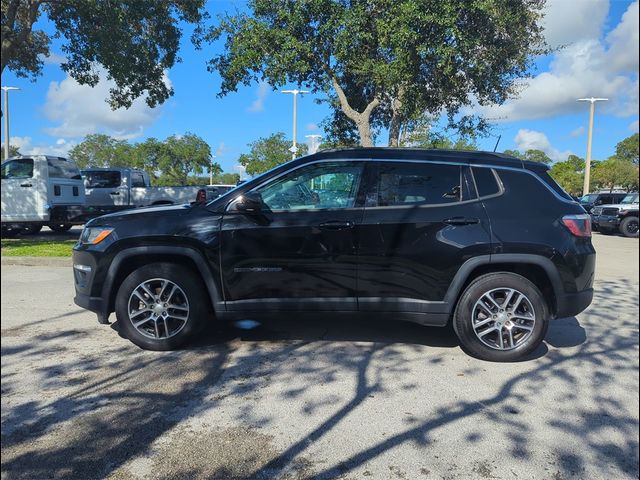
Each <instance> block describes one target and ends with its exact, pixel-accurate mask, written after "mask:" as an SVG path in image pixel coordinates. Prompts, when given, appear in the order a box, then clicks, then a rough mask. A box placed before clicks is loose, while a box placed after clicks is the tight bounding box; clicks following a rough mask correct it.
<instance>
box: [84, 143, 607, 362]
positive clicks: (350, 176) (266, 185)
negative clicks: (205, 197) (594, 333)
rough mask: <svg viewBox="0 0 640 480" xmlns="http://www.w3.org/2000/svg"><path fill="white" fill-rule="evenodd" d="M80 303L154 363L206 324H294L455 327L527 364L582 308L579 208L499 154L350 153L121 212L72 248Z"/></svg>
mask: <svg viewBox="0 0 640 480" xmlns="http://www.w3.org/2000/svg"><path fill="white" fill-rule="evenodd" d="M73 264H74V265H73V269H74V277H75V288H76V297H75V302H76V303H77V304H78V305H80V306H81V307H84V308H87V309H89V310H92V311H94V312H96V313H97V315H98V321H100V322H101V323H108V318H109V316H110V314H111V313H112V312H115V314H116V317H117V320H118V323H119V325H120V326H121V330H122V331H123V332H124V334H125V335H126V336H127V337H128V338H129V339H130V340H131V341H132V342H134V343H135V344H137V345H139V346H140V347H142V348H146V349H152V350H170V349H175V348H178V347H180V346H182V345H184V344H185V343H186V342H188V340H189V339H190V338H193V336H194V334H196V332H197V331H198V330H199V329H200V328H201V327H202V326H203V324H204V323H205V322H206V321H207V320H208V319H215V321H226V320H233V319H241V318H252V319H259V318H260V317H264V316H269V315H292V314H295V315H296V316H297V317H299V318H303V317H304V315H305V314H311V313H314V314H316V315H317V314H320V315H332V316H333V315H336V314H346V315H363V316H365V317H366V318H373V317H374V316H379V317H382V318H384V319H388V320H389V321H398V320H403V321H412V322H417V323H419V324H422V325H431V326H445V325H447V324H450V323H451V324H452V326H453V328H454V330H455V332H456V334H457V336H458V338H459V340H460V343H461V344H462V347H463V348H464V349H465V351H467V352H468V353H470V354H471V355H474V356H476V357H479V358H482V359H487V360H492V361H514V360H518V359H522V358H523V357H526V356H527V355H528V354H530V353H531V352H532V351H533V350H535V349H536V347H538V346H539V345H540V343H541V342H542V341H543V339H544V337H545V333H546V331H547V327H548V324H549V321H550V320H552V319H554V318H560V317H568V316H572V315H577V314H578V313H580V312H582V311H583V310H584V309H585V308H586V307H587V306H588V305H589V304H590V303H591V300H592V297H593V288H592V286H593V277H594V264H595V250H594V248H593V246H592V244H591V223H590V218H589V216H588V215H587V214H586V213H585V211H584V209H583V208H582V207H581V206H580V205H579V204H578V203H576V202H575V201H573V200H572V198H571V197H570V196H569V195H567V194H566V193H565V192H564V191H563V190H562V189H561V188H560V187H559V186H558V185H557V184H556V183H555V182H554V181H553V179H552V178H551V177H550V176H549V174H548V167H547V166H545V165H543V164H539V163H532V162H527V161H522V160H519V159H515V158H511V157H508V156H505V155H502V154H496V153H487V152H459V151H444V150H420V149H390V148H361V149H344V150H325V151H321V152H319V153H316V154H314V155H309V156H306V157H302V158H298V159H296V160H293V161H291V162H288V163H286V164H284V165H280V166H278V167H276V168H274V169H273V170H271V171H269V172H267V173H264V174H263V175H261V176H259V177H257V178H254V179H252V180H250V181H247V182H245V183H243V184H241V185H239V186H238V187H236V188H235V189H233V190H231V191H229V192H227V193H226V194H224V195H222V196H220V197H218V198H216V199H215V200H213V201H210V202H208V203H194V204H193V205H182V206H171V207H158V208H145V209H137V210H132V211H125V212H119V213H115V214H111V215H106V216H103V217H99V218H96V219H94V220H92V221H91V222H89V223H88V224H87V225H86V226H85V229H84V230H83V232H82V234H81V237H80V239H79V241H78V243H77V244H76V246H75V247H74V253H73Z"/></svg>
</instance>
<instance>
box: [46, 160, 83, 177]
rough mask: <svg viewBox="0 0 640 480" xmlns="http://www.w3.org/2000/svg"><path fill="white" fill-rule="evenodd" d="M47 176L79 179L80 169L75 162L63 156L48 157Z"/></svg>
mask: <svg viewBox="0 0 640 480" xmlns="http://www.w3.org/2000/svg"><path fill="white" fill-rule="evenodd" d="M47 165H48V166H49V178H69V179H72V180H80V178H82V177H81V176H80V170H78V167H76V164H75V163H73V162H70V161H69V160H65V159H64V158H48V159H47Z"/></svg>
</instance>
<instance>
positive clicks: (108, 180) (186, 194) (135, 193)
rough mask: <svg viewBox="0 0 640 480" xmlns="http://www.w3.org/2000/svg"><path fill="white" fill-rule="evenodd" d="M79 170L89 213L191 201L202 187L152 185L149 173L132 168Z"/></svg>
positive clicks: (95, 213) (98, 213)
mask: <svg viewBox="0 0 640 480" xmlns="http://www.w3.org/2000/svg"><path fill="white" fill-rule="evenodd" d="M81 174H82V178H83V180H84V188H85V197H86V206H87V209H88V211H89V212H90V213H91V214H92V216H95V215H102V214H105V213H110V212H113V211H117V210H124V209H128V208H136V207H147V206H150V205H173V204H182V203H191V202H193V201H194V200H195V198H196V195H197V193H198V190H199V189H200V188H202V187H201V186H186V187H152V186H151V182H150V179H149V175H148V174H147V173H146V172H145V171H144V170H138V169H135V168H87V169H84V170H81Z"/></svg>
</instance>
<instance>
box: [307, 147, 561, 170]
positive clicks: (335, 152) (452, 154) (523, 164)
mask: <svg viewBox="0 0 640 480" xmlns="http://www.w3.org/2000/svg"><path fill="white" fill-rule="evenodd" d="M345 157H347V158H349V159H375V160H432V161H433V160H437V161H439V162H451V163H461V162H462V163H469V164H480V165H491V166H498V167H511V168H527V169H530V170H548V168H549V167H548V166H547V165H545V164H543V163H537V162H530V161H527V160H521V159H519V158H515V157H512V156H509V155H505V154H504V153H497V152H485V151H475V150H474V151H466V150H445V149H426V148H390V147H368V148H337V149H327V150H320V151H319V152H316V153H314V154H312V155H307V156H306V157H302V158H304V159H305V160H306V161H313V160H330V159H333V158H335V159H336V160H337V159H344V158H345Z"/></svg>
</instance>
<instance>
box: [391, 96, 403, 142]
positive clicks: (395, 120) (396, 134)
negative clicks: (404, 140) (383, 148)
mask: <svg viewBox="0 0 640 480" xmlns="http://www.w3.org/2000/svg"><path fill="white" fill-rule="evenodd" d="M403 94H404V89H403V88H400V91H399V92H398V96H397V97H396V98H394V99H392V100H391V111H392V112H393V113H392V116H391V122H390V123H389V146H390V147H399V146H400V128H401V127H402V120H403V118H402V114H401V113H400V108H401V107H402V96H403Z"/></svg>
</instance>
